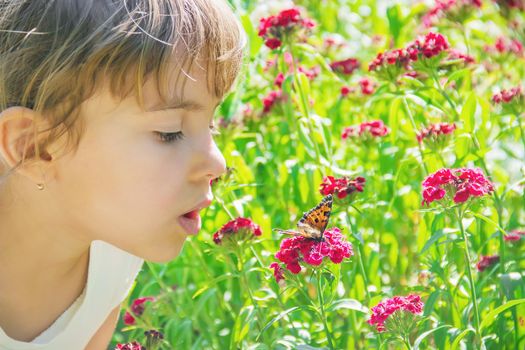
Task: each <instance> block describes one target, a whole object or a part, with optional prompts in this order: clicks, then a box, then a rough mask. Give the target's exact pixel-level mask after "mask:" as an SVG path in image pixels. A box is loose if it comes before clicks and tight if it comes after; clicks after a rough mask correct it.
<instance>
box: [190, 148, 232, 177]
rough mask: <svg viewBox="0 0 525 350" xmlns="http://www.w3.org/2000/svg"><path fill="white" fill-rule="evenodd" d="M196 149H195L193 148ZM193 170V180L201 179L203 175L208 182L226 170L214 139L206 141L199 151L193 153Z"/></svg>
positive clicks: (224, 161)
mask: <svg viewBox="0 0 525 350" xmlns="http://www.w3.org/2000/svg"><path fill="white" fill-rule="evenodd" d="M194 150H196V149H194ZM192 158H193V163H194V168H193V169H194V171H193V172H192V173H193V174H194V175H193V178H194V179H195V181H198V182H201V181H203V177H204V178H205V179H206V181H207V182H208V183H209V182H210V180H212V179H215V178H217V177H219V176H221V175H222V174H224V173H225V172H226V160H225V159H224V156H223V154H222V152H221V151H220V149H219V147H217V144H216V143H215V141H213V140H211V141H210V142H209V143H208V142H206V146H205V147H204V149H202V148H201V152H194V154H193V157H192Z"/></svg>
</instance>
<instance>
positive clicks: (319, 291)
mask: <svg viewBox="0 0 525 350" xmlns="http://www.w3.org/2000/svg"><path fill="white" fill-rule="evenodd" d="M316 272H317V296H318V298H319V309H320V310H321V318H322V320H323V326H324V331H325V333H326V338H327V340H328V346H329V347H330V349H331V350H334V349H335V348H334V344H333V341H332V334H331V333H330V330H329V329H328V323H327V322H326V314H325V311H324V297H323V289H322V288H321V270H319V269H318V270H316Z"/></svg>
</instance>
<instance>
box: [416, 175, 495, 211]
mask: <svg viewBox="0 0 525 350" xmlns="http://www.w3.org/2000/svg"><path fill="white" fill-rule="evenodd" d="M492 191H494V186H493V184H492V183H491V182H490V181H489V180H488V179H487V178H486V177H485V175H483V172H482V171H481V169H479V168H474V169H468V168H458V169H448V168H442V169H440V170H438V171H436V172H435V173H433V174H430V175H428V176H427V177H426V178H425V180H424V181H423V202H422V203H421V205H424V204H425V203H427V204H430V203H431V202H433V201H436V200H440V199H442V198H443V197H445V196H446V195H447V194H448V195H449V196H453V200H454V203H463V202H465V201H467V200H468V199H469V198H470V197H471V196H472V197H481V196H484V195H486V194H489V193H491V192H492Z"/></svg>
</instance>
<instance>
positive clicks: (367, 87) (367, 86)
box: [359, 78, 374, 95]
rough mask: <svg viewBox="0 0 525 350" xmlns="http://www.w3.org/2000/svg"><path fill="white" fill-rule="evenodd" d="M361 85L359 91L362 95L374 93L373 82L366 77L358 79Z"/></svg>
mask: <svg viewBox="0 0 525 350" xmlns="http://www.w3.org/2000/svg"><path fill="white" fill-rule="evenodd" d="M359 85H360V86H361V93H362V94H363V95H371V94H373V93H374V83H373V82H372V81H371V80H370V79H368V78H361V79H360V80H359Z"/></svg>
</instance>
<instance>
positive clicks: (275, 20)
mask: <svg viewBox="0 0 525 350" xmlns="http://www.w3.org/2000/svg"><path fill="white" fill-rule="evenodd" d="M313 27H315V23H314V22H313V21H312V20H311V19H309V18H302V17H301V12H300V11H299V9H298V8H290V9H286V10H283V11H281V12H279V13H278V14H277V15H274V16H269V17H266V18H261V19H260V21H259V32H258V34H259V36H260V37H262V38H263V39H264V44H265V45H266V46H268V47H269V48H270V49H276V48H278V47H280V46H281V45H282V41H283V39H284V37H285V36H287V35H290V34H291V33H292V32H296V31H298V30H300V29H305V30H309V29H311V28H313Z"/></svg>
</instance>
